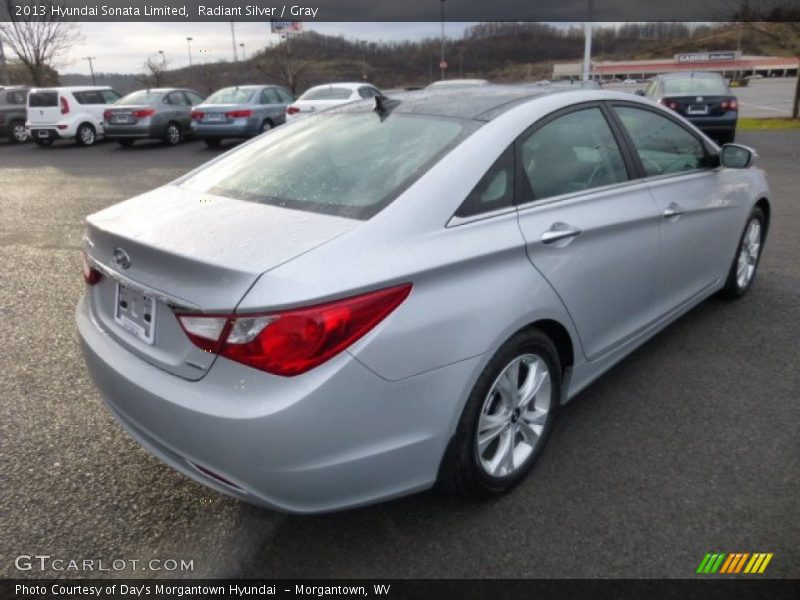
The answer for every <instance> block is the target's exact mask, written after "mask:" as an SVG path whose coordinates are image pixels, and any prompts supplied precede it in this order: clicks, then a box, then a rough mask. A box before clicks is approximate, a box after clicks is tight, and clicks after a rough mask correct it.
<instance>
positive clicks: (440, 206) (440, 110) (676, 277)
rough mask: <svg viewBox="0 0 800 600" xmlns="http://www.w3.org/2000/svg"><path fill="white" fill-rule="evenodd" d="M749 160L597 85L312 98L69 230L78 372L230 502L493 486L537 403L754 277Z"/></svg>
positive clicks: (320, 506)
mask: <svg viewBox="0 0 800 600" xmlns="http://www.w3.org/2000/svg"><path fill="white" fill-rule="evenodd" d="M753 160H754V154H753V152H752V151H750V150H749V149H747V148H745V147H743V146H735V145H729V146H724V147H723V148H722V149H720V148H719V147H717V146H716V145H715V144H714V143H713V142H711V141H710V140H709V139H708V138H706V137H705V136H704V135H703V134H701V133H700V132H699V131H698V130H697V129H695V128H694V127H693V126H692V125H690V124H689V123H688V122H686V121H685V120H683V119H682V118H681V117H680V116H678V115H676V114H675V113H673V112H672V111H668V110H667V109H665V108H663V107H660V106H658V105H657V104H655V103H654V102H651V101H649V100H646V99H643V98H638V97H636V96H633V95H627V94H621V93H613V92H604V91H586V90H580V91H564V88H561V89H557V88H556V89H548V88H541V89H536V90H531V89H525V88H516V87H509V88H506V87H495V86H479V87H474V88H469V89H468V88H460V89H458V90H452V91H435V92H434V91H426V92H418V93H412V94H408V95H401V96H398V97H397V98H392V99H387V98H384V97H382V96H379V97H378V98H376V99H372V100H367V101H363V102H358V103H354V104H350V105H346V106H342V107H338V108H334V109H331V110H327V111H324V112H322V113H320V114H318V115H316V116H314V117H312V118H309V119H305V120H302V121H298V122H297V123H295V124H292V125H288V126H285V127H280V128H278V129H276V130H274V131H271V132H269V133H267V134H265V135H262V136H259V137H258V138H256V139H254V140H252V141H251V142H248V143H247V144H245V145H243V146H240V147H239V148H238V149H235V150H233V151H231V152H229V153H227V154H225V155H222V156H221V157H219V158H217V159H215V160H214V161H212V162H210V163H208V164H206V165H204V166H202V167H200V168H199V169H197V170H195V171H193V172H191V173H189V174H188V175H186V176H184V177H182V178H181V179H179V180H177V181H175V182H173V183H171V184H169V185H167V186H165V187H162V188H160V189H157V190H155V191H153V192H150V193H147V194H144V195H142V196H139V197H136V198H133V199H131V200H128V201H126V202H123V203H121V204H118V205H116V206H112V207H110V208H107V209H105V210H102V211H100V212H98V213H95V214H93V215H91V216H90V217H88V219H87V223H88V230H87V234H86V240H85V269H84V276H85V278H86V282H87V284H88V285H87V286H86V293H85V295H84V297H83V299H82V300H81V302H80V305H79V307H78V309H77V322H78V328H79V331H80V337H81V340H82V346H83V350H84V353H85V357H86V362H87V365H88V367H89V370H90V372H91V375H92V378H93V379H94V381H95V382H96V384H97V386H98V387H99V389H100V390H101V392H102V394H103V396H104V397H105V399H106V401H107V403H108V406H109V408H110V410H111V411H112V412H113V414H114V415H115V416H116V417H117V418H118V419H119V421H120V422H121V423H122V425H123V426H124V427H125V428H126V429H127V430H128V431H129V432H130V434H131V435H132V436H133V437H134V438H136V439H137V440H138V441H139V442H140V443H141V444H142V445H144V446H145V447H146V448H148V449H149V450H150V451H151V452H152V453H153V454H155V455H156V456H158V457H160V458H161V459H162V460H164V461H165V462H167V463H168V464H170V465H172V466H173V467H174V468H176V469H178V470H179V471H181V472H183V473H185V474H187V475H188V476H190V477H192V478H194V479H196V480H198V481H200V482H202V483H204V484H206V485H207V486H209V487H211V488H214V489H216V490H219V491H221V492H224V493H227V494H230V495H232V496H235V497H237V498H241V499H243V500H246V501H249V502H253V503H256V504H260V505H263V506H267V507H272V508H276V509H280V510H285V511H292V512H319V511H329V510H334V509H341V508H345V507H351V506H356V505H361V504H366V503H371V502H376V501H379V500H385V499H387V498H392V497H395V496H400V495H403V494H408V493H411V492H414V491H417V490H424V489H426V488H430V487H432V486H433V485H434V484H435V483H436V482H441V483H442V484H443V485H446V486H448V487H450V488H454V489H456V490H461V491H464V492H468V493H473V494H478V495H481V494H493V493H501V492H505V491H507V490H509V489H511V488H512V487H513V486H515V485H516V484H517V483H519V482H520V480H521V479H522V478H523V477H524V476H525V475H526V474H527V473H528V472H529V471H530V469H531V467H532V466H533V464H534V462H535V461H536V459H537V457H538V456H539V454H540V453H541V451H542V448H543V446H544V444H545V441H546V440H547V437H548V434H549V433H550V431H551V429H552V427H553V423H554V419H555V417H556V414H557V412H558V409H559V406H560V405H562V404H563V403H564V402H566V401H567V400H568V399H570V398H571V397H573V396H574V395H575V394H576V393H578V392H579V391H580V390H581V389H583V388H584V387H586V386H587V385H588V384H589V383H590V382H591V381H592V380H594V379H595V378H597V377H598V376H599V375H600V374H602V373H603V372H604V371H606V370H607V369H608V368H609V367H611V366H612V365H613V364H614V363H616V362H617V361H619V360H620V359H621V358H622V357H623V356H625V355H626V354H628V353H629V352H631V350H633V349H634V348H636V347H637V346H639V345H640V344H642V343H643V342H644V341H645V340H647V339H648V338H650V337H651V336H653V335H654V334H655V333H656V332H658V331H659V330H660V329H662V328H663V327H665V326H666V325H667V324H669V323H670V322H671V321H674V320H675V319H676V318H678V317H679V316H680V315H682V314H683V313H685V312H686V311H688V310H689V309H691V308H692V307H693V306H695V305H696V304H698V303H699V302H701V301H702V300H703V299H705V298H707V297H708V296H710V295H712V294H715V293H717V292H721V293H723V294H725V295H727V296H729V297H732V298H737V297H740V296H742V295H744V294H745V293H746V292H747V291H748V289H749V288H750V287H751V285H752V283H753V280H754V277H755V273H756V268H757V267H758V261H759V257H760V255H761V249H762V247H763V244H764V240H765V236H766V233H767V229H768V227H769V217H770V205H769V200H768V198H769V192H768V188H767V184H766V181H765V178H764V173H763V172H762V171H761V170H760V169H758V168H756V167H753V166H751V163H752V162H753Z"/></svg>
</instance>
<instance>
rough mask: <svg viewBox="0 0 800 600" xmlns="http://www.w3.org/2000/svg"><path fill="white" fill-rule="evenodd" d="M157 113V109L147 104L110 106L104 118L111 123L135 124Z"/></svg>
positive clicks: (104, 113)
mask: <svg viewBox="0 0 800 600" xmlns="http://www.w3.org/2000/svg"><path fill="white" fill-rule="evenodd" d="M153 114H155V109H154V108H153V107H152V106H149V105H147V104H136V105H126V106H110V107H109V108H107V109H105V111H104V112H103V120H104V121H105V122H106V123H108V124H110V125H135V124H136V123H138V122H139V121H142V120H147V119H149V118H150V117H152V116H153Z"/></svg>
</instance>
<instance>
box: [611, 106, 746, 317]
mask: <svg viewBox="0 0 800 600" xmlns="http://www.w3.org/2000/svg"><path fill="white" fill-rule="evenodd" d="M613 112H614V114H615V115H616V116H617V117H618V119H619V121H620V123H621V127H622V128H623V129H624V130H625V132H626V133H627V135H628V136H629V138H630V140H631V143H632V146H633V148H634V150H635V160H637V161H638V162H639V163H640V168H641V169H642V172H643V174H644V176H645V178H646V181H647V184H648V189H649V191H650V193H651V195H652V197H653V200H654V201H655V203H656V205H657V207H658V211H659V214H660V215H661V219H660V229H661V244H662V251H661V259H660V263H659V275H658V283H657V285H656V302H657V305H658V310H659V312H660V313H661V314H665V313H668V312H669V311H671V310H673V309H675V308H676V307H679V306H680V305H681V304H683V303H685V302H686V301H688V300H690V299H691V298H693V297H695V296H697V295H698V294H701V293H702V292H703V291H705V290H707V289H709V288H710V287H712V286H713V285H714V284H715V283H718V282H719V279H720V278H721V277H724V275H725V272H726V265H727V266H729V263H730V260H731V259H732V257H733V248H734V246H735V243H736V239H737V238H738V234H739V231H740V229H741V227H740V225H739V224H738V220H739V218H740V217H739V215H738V211H736V210H733V209H735V208H737V207H738V206H739V205H740V201H739V200H738V199H737V195H736V193H735V190H732V189H731V188H729V187H726V186H724V185H722V181H721V177H722V176H723V174H722V173H721V170H720V169H719V168H718V164H719V160H718V159H717V158H716V157H715V156H714V154H713V153H712V151H711V150H710V149H709V148H708V147H707V146H706V144H705V142H703V140H702V139H701V138H700V137H699V136H698V135H697V134H696V133H695V132H693V131H691V129H689V128H688V127H687V126H685V125H684V124H683V123H681V122H680V121H679V120H678V119H676V118H672V117H671V116H668V115H666V114H664V112H663V111H661V110H659V109H658V108H655V107H653V108H650V107H647V106H643V105H635V104H626V103H614V104H613ZM721 266H722V267H723V268H722V269H721V268H720V267H721Z"/></svg>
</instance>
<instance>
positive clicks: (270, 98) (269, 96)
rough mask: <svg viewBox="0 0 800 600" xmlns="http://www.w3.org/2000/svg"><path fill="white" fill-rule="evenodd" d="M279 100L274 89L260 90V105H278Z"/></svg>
mask: <svg viewBox="0 0 800 600" xmlns="http://www.w3.org/2000/svg"><path fill="white" fill-rule="evenodd" d="M280 103H281V99H280V96H278V92H277V91H276V90H275V88H266V89H263V90H261V104H280Z"/></svg>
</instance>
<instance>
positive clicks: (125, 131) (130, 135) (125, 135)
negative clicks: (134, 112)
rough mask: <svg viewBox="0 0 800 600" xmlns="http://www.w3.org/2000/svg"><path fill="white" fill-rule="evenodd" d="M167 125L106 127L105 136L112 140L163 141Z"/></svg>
mask: <svg viewBox="0 0 800 600" xmlns="http://www.w3.org/2000/svg"><path fill="white" fill-rule="evenodd" d="M164 129H165V125H164V124H162V125H129V126H123V127H120V126H119V125H108V124H106V125H105V128H104V130H105V136H106V138H107V139H110V140H136V139H161V138H162V137H164Z"/></svg>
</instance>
